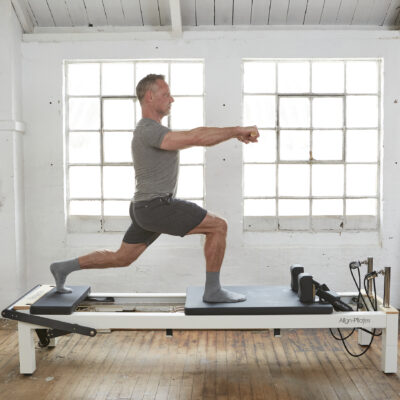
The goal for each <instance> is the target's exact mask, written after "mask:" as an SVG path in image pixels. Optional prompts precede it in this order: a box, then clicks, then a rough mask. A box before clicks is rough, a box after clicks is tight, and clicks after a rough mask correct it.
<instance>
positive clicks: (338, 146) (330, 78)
mask: <svg viewBox="0 0 400 400" xmlns="http://www.w3.org/2000/svg"><path fill="white" fill-rule="evenodd" d="M380 76H381V61H380V60H245V61H244V62H243V124H244V125H257V126H258V128H259V130H260V139H259V143H258V144H255V145H252V144H249V145H244V146H243V161H244V174H243V182H244V185H243V195H244V196H243V203H244V218H245V229H246V230H316V231H319V230H333V231H342V230H353V229H357V230H359V229H367V230H376V229H377V228H378V226H379V187H380V151H379V149H380V125H381V124H380V122H381V111H380V105H381V93H380V86H381V79H380Z"/></svg>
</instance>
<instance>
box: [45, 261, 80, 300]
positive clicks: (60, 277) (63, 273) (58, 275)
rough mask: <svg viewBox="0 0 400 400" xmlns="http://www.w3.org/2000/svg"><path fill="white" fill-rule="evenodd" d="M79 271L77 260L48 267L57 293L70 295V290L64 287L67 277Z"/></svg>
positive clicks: (56, 263)
mask: <svg viewBox="0 0 400 400" xmlns="http://www.w3.org/2000/svg"><path fill="white" fill-rule="evenodd" d="M78 269H80V266H79V262H78V259H77V258H75V259H73V260H68V261H61V262H55V263H53V264H51V265H50V271H51V273H52V274H53V276H54V279H55V281H56V286H57V289H56V290H57V292H58V293H72V289H70V288H69V287H66V286H64V285H65V280H66V279H67V275H68V274H69V273H71V272H72V271H76V270H78Z"/></svg>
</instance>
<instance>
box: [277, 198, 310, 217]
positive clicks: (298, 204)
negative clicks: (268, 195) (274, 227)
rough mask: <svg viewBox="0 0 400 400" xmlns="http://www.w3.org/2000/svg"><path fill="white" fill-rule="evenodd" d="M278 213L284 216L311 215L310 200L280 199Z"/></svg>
mask: <svg viewBox="0 0 400 400" xmlns="http://www.w3.org/2000/svg"><path fill="white" fill-rule="evenodd" d="M278 210H279V211H278V213H279V215H280V216H282V217H293V216H305V215H310V201H309V200H286V199H283V200H279V201H278Z"/></svg>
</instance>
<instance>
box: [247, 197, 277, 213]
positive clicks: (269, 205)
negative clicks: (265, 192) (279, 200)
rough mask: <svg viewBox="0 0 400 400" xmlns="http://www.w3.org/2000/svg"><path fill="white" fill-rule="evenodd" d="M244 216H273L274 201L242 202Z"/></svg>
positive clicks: (248, 200)
mask: <svg viewBox="0 0 400 400" xmlns="http://www.w3.org/2000/svg"><path fill="white" fill-rule="evenodd" d="M244 215H246V216H254V217H257V216H268V217H271V216H275V215H276V202H275V200H253V199H247V200H244Z"/></svg>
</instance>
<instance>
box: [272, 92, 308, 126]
mask: <svg viewBox="0 0 400 400" xmlns="http://www.w3.org/2000/svg"><path fill="white" fill-rule="evenodd" d="M279 101H280V103H279V126H280V127H281V128H309V127H310V100H309V99H308V98H300V97H295V98H288V97H281V98H280V99H279Z"/></svg>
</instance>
